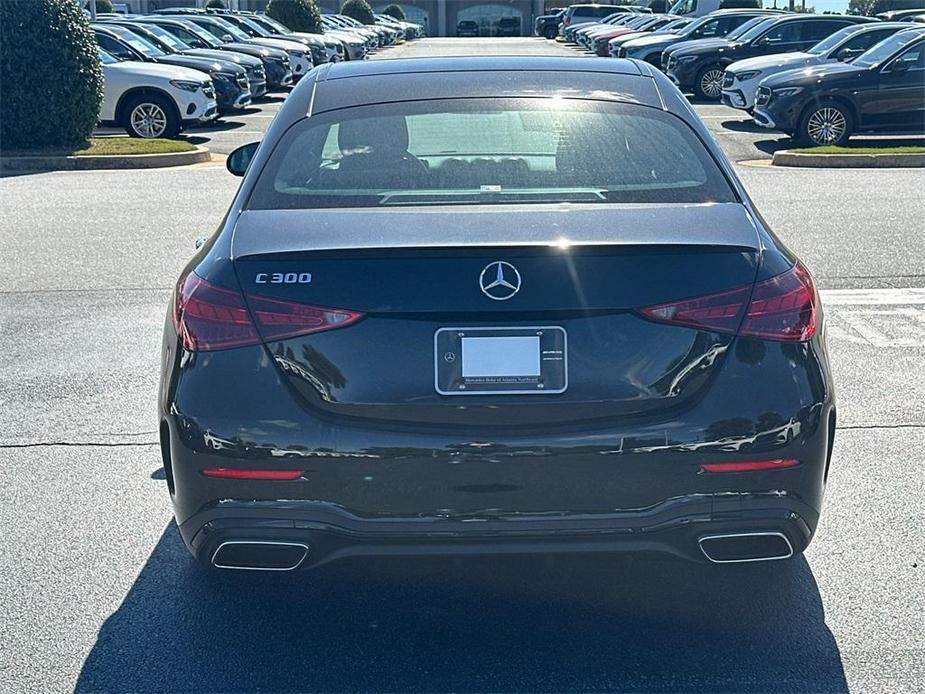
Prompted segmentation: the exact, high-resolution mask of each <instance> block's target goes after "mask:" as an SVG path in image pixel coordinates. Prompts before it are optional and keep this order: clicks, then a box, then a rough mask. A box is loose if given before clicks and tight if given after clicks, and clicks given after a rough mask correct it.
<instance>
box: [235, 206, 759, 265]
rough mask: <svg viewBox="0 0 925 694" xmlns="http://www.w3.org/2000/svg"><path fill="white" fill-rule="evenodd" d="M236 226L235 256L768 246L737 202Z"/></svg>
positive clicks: (365, 211) (364, 216)
mask: <svg viewBox="0 0 925 694" xmlns="http://www.w3.org/2000/svg"><path fill="white" fill-rule="evenodd" d="M441 222H445V223H446V225H444V224H442V223H441ZM234 227H235V228H234V235H233V237H232V248H231V257H232V258H233V259H238V258H243V257H249V256H259V255H272V254H283V253H294V252H317V251H347V252H349V251H360V250H373V249H388V250H396V249H419V248H429V249H453V248H461V249H462V248H465V249H474V248H477V247H486V248H488V247H559V248H562V249H563V250H566V249H568V248H570V247H592V246H610V247H620V246H653V247H657V246H702V247H713V248H724V249H727V250H730V251H732V250H736V249H738V250H747V251H751V252H755V253H760V252H761V251H763V250H764V249H765V247H766V245H765V243H764V242H763V239H762V234H761V232H760V231H759V228H758V226H757V225H756V222H755V219H754V218H753V215H752V213H751V210H750V209H749V207H748V206H746V205H744V204H742V203H737V202H736V203H697V204H674V205H648V204H639V205H615V204H605V203H602V204H597V203H595V204H594V205H593V206H592V205H587V206H581V205H558V204H554V205H544V204H542V205H526V206H525V205H497V206H495V205H493V206H469V205H466V206H445V207H443V206H441V207H427V208H418V207H407V208H331V209H299V210H244V211H241V212H240V214H239V215H238V216H237V218H236V220H235V223H234ZM268 230H272V233H267V231H268ZM345 230H346V233H345Z"/></svg>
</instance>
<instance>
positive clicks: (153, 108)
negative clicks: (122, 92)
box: [123, 94, 180, 139]
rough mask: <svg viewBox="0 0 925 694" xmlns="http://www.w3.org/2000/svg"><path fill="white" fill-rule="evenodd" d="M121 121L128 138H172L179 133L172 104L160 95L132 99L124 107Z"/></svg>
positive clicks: (175, 112)
mask: <svg viewBox="0 0 925 694" xmlns="http://www.w3.org/2000/svg"><path fill="white" fill-rule="evenodd" d="M124 114H125V115H124V117H123V120H124V122H125V130H126V132H128V134H129V136H130V137H141V138H145V139H150V138H154V137H166V138H173V137H176V136H177V135H178V134H179V133H180V116H178V115H177V110H176V108H175V107H174V104H173V103H172V102H171V100H170V99H169V98H167V97H166V96H162V95H160V94H151V95H140V96H136V97H133V98H132V99H131V100H130V101H129V102H128V103H127V104H126V105H125V110H124Z"/></svg>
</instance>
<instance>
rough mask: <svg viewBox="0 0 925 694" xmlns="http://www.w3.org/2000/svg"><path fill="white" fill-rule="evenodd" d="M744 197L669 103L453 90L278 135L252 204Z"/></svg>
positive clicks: (358, 110) (337, 115) (341, 113)
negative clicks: (458, 94)
mask: <svg viewBox="0 0 925 694" xmlns="http://www.w3.org/2000/svg"><path fill="white" fill-rule="evenodd" d="M734 200H735V194H734V192H733V191H732V189H731V188H730V186H729V183H728V181H727V180H726V178H725V176H724V175H723V174H722V172H721V171H720V170H719V168H718V165H717V164H716V162H715V161H714V160H713V159H712V158H711V156H710V154H709V152H708V151H707V149H706V147H705V146H704V145H703V143H702V142H701V141H700V140H699V139H698V138H697V136H696V135H695V133H694V132H693V131H692V130H691V129H690V128H689V126H687V125H686V124H685V123H684V122H683V121H681V120H679V119H677V118H675V117H674V116H671V115H669V114H666V113H663V112H662V111H659V110H656V109H652V108H649V107H645V106H639V105H635V104H617V103H612V102H602V101H586V100H572V99H560V98H544V99H539V98H536V99H453V100H444V101H436V100H435V101H419V102H403V103H400V104H389V105H376V106H362V107H354V108H347V109H341V110H337V111H332V112H328V113H323V114H319V115H316V116H312V117H310V118H306V119H304V120H302V121H300V122H299V123H297V124H296V125H294V126H293V127H292V128H290V130H289V131H288V132H287V133H286V135H285V136H284V137H283V138H282V139H281V141H280V142H279V144H278V145H277V146H276V148H275V150H274V152H273V155H272V156H271V158H270V161H269V162H268V164H267V165H266V167H265V168H264V170H263V171H262V172H261V173H260V175H259V177H258V180H257V183H256V186H255V188H254V191H253V193H252V195H251V197H250V200H249V202H248V206H249V207H250V208H252V209H287V208H323V207H375V206H392V205H447V204H453V205H456V204H469V205H488V204H509V203H554V202H576V203H603V202H632V203H705V202H729V201H734Z"/></svg>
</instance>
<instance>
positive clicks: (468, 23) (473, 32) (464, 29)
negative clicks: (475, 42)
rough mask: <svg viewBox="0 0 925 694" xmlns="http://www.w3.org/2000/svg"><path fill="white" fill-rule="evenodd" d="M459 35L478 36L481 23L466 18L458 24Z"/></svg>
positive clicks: (457, 32)
mask: <svg viewBox="0 0 925 694" xmlns="http://www.w3.org/2000/svg"><path fill="white" fill-rule="evenodd" d="M456 35H457V36H478V35H479V24H478V22H474V21H472V20H471V19H464V20H462V21H461V22H459V23H458V24H457V25H456Z"/></svg>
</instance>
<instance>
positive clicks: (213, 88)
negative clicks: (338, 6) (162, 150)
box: [91, 8, 424, 138]
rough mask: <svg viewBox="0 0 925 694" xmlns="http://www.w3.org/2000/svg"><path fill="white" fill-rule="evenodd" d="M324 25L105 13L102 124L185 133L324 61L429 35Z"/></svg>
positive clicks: (385, 27)
mask: <svg viewBox="0 0 925 694" xmlns="http://www.w3.org/2000/svg"><path fill="white" fill-rule="evenodd" d="M321 21H322V27H323V33H321V34H309V33H302V32H294V31H291V30H290V29H289V28H288V27H286V26H285V25H283V24H281V23H280V22H278V21H276V20H274V19H272V18H271V17H268V16H266V15H264V14H256V13H250V12H233V11H229V10H197V9H192V8H178V9H165V10H159V11H156V12H154V13H152V14H149V15H131V14H117V13H113V14H102V15H98V16H97V21H95V22H93V23H92V24H91V27H92V28H93V31H94V33H95V35H96V40H97V43H98V44H99V52H100V61H101V62H102V65H103V72H104V83H105V93H104V97H103V104H102V107H101V109H100V122H101V123H102V124H103V125H115V126H117V127H124V128H125V129H126V131H127V132H128V134H129V135H131V136H133V137H145V138H152V137H175V136H176V135H177V134H178V133H179V132H180V131H181V130H182V129H183V128H185V127H190V126H193V125H198V124H201V123H204V122H208V121H210V120H213V119H215V118H218V117H221V116H222V115H226V114H230V113H234V112H236V111H240V110H241V109H244V108H246V107H247V106H249V105H250V103H251V101H252V99H256V98H259V97H262V96H264V95H265V94H267V93H269V92H281V91H287V90H288V89H289V88H291V87H292V86H293V84H294V83H296V82H298V80H299V79H301V78H302V76H303V75H305V74H306V73H308V71H309V70H311V69H312V67H314V66H316V65H321V64H323V63H328V62H337V61H340V60H362V59H364V58H366V57H367V56H368V55H369V54H370V53H372V52H373V51H376V50H379V49H381V48H385V47H387V46H391V45H394V44H397V43H401V42H404V41H408V40H412V39H416V38H419V37H421V36H423V35H424V29H423V27H422V26H420V25H419V24H413V23H411V22H404V21H398V20H396V19H394V18H393V17H390V16H388V15H377V16H376V23H375V24H372V25H367V24H361V23H360V22H357V21H356V20H354V19H352V18H350V17H347V16H345V15H341V14H326V15H322V18H321Z"/></svg>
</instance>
